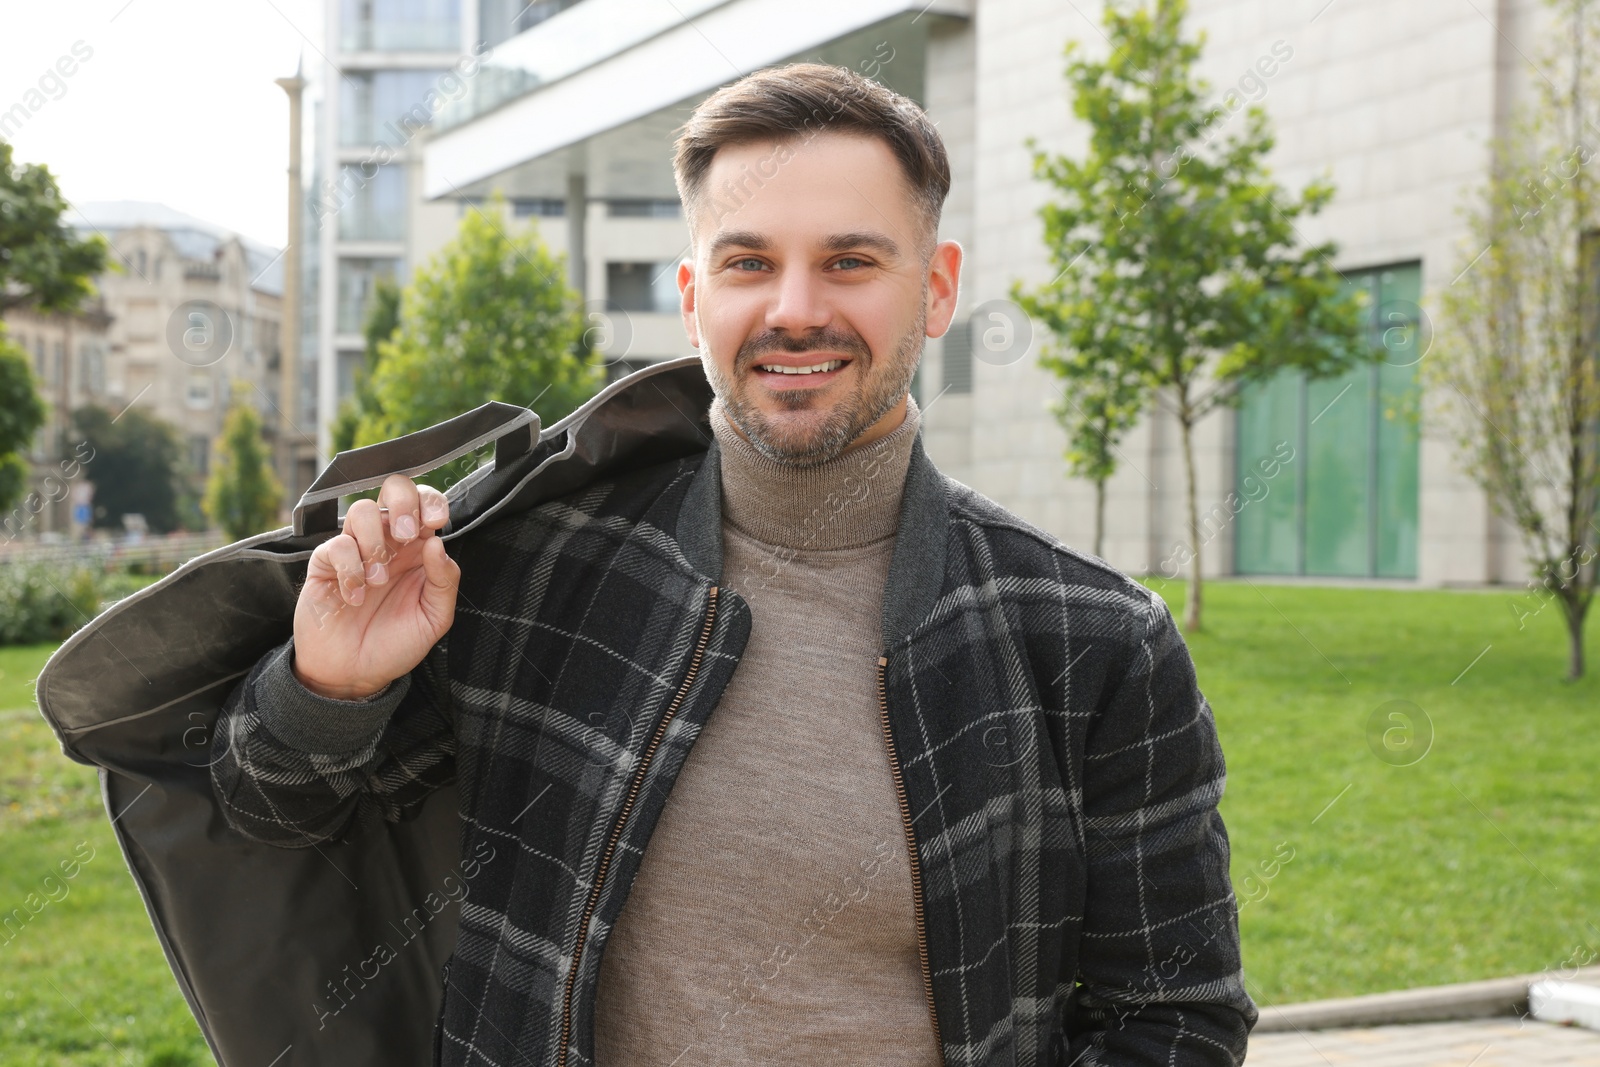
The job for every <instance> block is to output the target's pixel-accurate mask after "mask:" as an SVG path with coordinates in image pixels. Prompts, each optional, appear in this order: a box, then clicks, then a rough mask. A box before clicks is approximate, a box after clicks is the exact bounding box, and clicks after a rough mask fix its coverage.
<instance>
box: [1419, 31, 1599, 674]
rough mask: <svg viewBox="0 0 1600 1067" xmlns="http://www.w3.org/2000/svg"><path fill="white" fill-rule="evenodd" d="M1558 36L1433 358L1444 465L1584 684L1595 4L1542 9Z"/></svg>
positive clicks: (1591, 478) (1497, 173)
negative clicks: (1560, 627)
mask: <svg viewBox="0 0 1600 1067" xmlns="http://www.w3.org/2000/svg"><path fill="white" fill-rule="evenodd" d="M1547 3H1548V5H1549V6H1550V7H1551V8H1552V9H1554V10H1555V12H1556V14H1557V25H1558V26H1560V31H1559V32H1558V33H1557V34H1556V36H1555V39H1554V44H1553V46H1551V47H1549V49H1548V51H1549V54H1548V56H1547V57H1546V59H1547V63H1546V68H1547V69H1551V70H1554V71H1557V72H1558V73H1557V74H1556V78H1555V80H1553V81H1552V80H1546V79H1534V87H1535V89H1536V91H1537V95H1536V97H1534V99H1533V101H1532V102H1531V105H1530V106H1528V107H1526V108H1525V109H1523V110H1522V112H1521V113H1519V114H1518V115H1517V117H1516V120H1515V122H1514V123H1513V124H1512V127H1511V130H1510V132H1509V133H1508V134H1507V135H1506V136H1504V137H1502V138H1501V139H1499V140H1498V141H1497V142H1496V143H1495V145H1494V166H1493V168H1492V173H1491V176H1490V178H1489V180H1488V181H1487V182H1486V183H1485V184H1484V185H1483V186H1482V187H1481V188H1480V189H1478V190H1477V191H1476V192H1475V195H1474V197H1473V198H1472V200H1471V201H1470V202H1469V207H1468V209H1467V218H1468V224H1469V231H1470V233H1471V237H1470V245H1471V248H1472V251H1470V252H1468V251H1466V250H1465V249H1463V252H1462V256H1461V263H1460V264H1459V268H1458V269H1459V272H1460V274H1459V277H1458V278H1457V280H1456V282H1455V283H1454V284H1452V285H1450V286H1449V287H1448V288H1446V289H1445V290H1444V291H1443V293H1442V295H1441V298H1440V305H1441V314H1440V316H1439V319H1440V322H1439V329H1438V333H1437V340H1436V343H1435V345H1434V352H1433V354H1432V357H1433V358H1432V359H1431V360H1430V361H1429V362H1428V363H1427V364H1425V367H1424V369H1425V371H1426V373H1427V374H1428V375H1429V377H1430V379H1431V381H1432V382H1433V383H1434V384H1436V385H1438V386H1441V387H1442V388H1440V389H1439V390H1438V395H1440V396H1441V397H1442V398H1443V401H1444V403H1443V404H1442V405H1441V406H1442V411H1441V414H1442V415H1443V416H1444V417H1443V418H1442V419H1441V420H1440V422H1441V424H1442V425H1444V426H1445V427H1447V429H1448V432H1449V433H1450V435H1451V436H1452V437H1453V438H1454V439H1455V444H1456V445H1457V448H1456V451H1455V455H1456V456H1457V457H1458V459H1459V461H1460V462H1461V463H1462V464H1463V465H1464V467H1465V469H1466V471H1467V472H1468V473H1469V474H1470V475H1471V477H1472V478H1473V480H1474V481H1476V482H1477V483H1478V485H1479V486H1480V487H1481V488H1482V489H1483V491H1484V493H1485V494H1486V495H1487V496H1488V498H1489V500H1490V502H1491V503H1492V505H1493V506H1494V507H1495V509H1496V510H1497V511H1498V512H1500V514H1502V515H1504V516H1506V517H1507V518H1509V519H1510V520H1511V522H1512V523H1513V524H1514V525H1515V526H1516V528H1517V530H1518V531H1519V532H1520V533H1521V535H1522V542H1523V550H1524V552H1525V553H1526V557H1527V560H1528V565H1529V568H1530V570H1531V571H1532V572H1533V579H1532V581H1531V582H1530V585H1531V586H1532V588H1533V590H1534V592H1535V593H1536V595H1537V598H1538V601H1537V604H1536V606H1535V607H1528V606H1523V605H1519V606H1517V607H1514V608H1513V610H1514V611H1517V612H1518V613H1519V622H1520V621H1523V620H1524V619H1525V617H1526V616H1527V615H1529V614H1533V613H1534V612H1535V611H1537V610H1542V608H1543V605H1544V603H1547V602H1549V601H1551V600H1554V601H1556V602H1558V603H1559V604H1560V608H1561V612H1562V616H1563V618H1564V620H1565V622H1566V627H1567V636H1568V642H1567V643H1568V653H1567V675H1568V677H1569V678H1573V679H1577V678H1581V677H1582V676H1583V673H1584V654H1583V631H1584V624H1585V621H1586V620H1587V618H1588V613H1589V608H1590V606H1591V604H1592V603H1593V600H1594V594H1595V581H1596V565H1595V557H1596V553H1597V547H1600V536H1597V535H1600V527H1597V526H1596V511H1597V508H1600V440H1597V432H1600V431H1597V427H1600V373H1597V368H1596V363H1595V358H1596V357H1595V353H1596V350H1597V347H1600V237H1597V233H1600V202H1597V198H1596V190H1595V183H1594V182H1592V181H1591V180H1590V174H1589V170H1588V168H1589V165H1590V164H1591V163H1592V162H1593V161H1594V160H1595V158H1596V156H1597V155H1600V144H1597V141H1596V132H1595V131H1597V130H1600V84H1596V80H1597V79H1600V71H1596V69H1595V68H1594V63H1593V59H1592V58H1589V57H1593V56H1595V55H1597V54H1600V4H1597V3H1596V2H1595V0H1554V2H1551V0H1547Z"/></svg>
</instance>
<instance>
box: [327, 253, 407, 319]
mask: <svg viewBox="0 0 1600 1067" xmlns="http://www.w3.org/2000/svg"><path fill="white" fill-rule="evenodd" d="M399 270H400V261H399V260H398V259H340V260H339V325H338V327H337V329H338V331H339V332H340V333H360V332H361V331H362V329H363V328H364V327H365V326H366V323H367V308H368V307H370V306H371V303H372V291H373V289H375V288H376V287H377V284H378V282H379V281H380V280H388V281H393V280H394V278H395V275H396V274H397V273H398V272H399Z"/></svg>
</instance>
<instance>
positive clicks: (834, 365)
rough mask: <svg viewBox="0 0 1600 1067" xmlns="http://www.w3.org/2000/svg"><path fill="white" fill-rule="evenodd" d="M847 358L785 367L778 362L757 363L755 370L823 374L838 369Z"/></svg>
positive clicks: (776, 372)
mask: <svg viewBox="0 0 1600 1067" xmlns="http://www.w3.org/2000/svg"><path fill="white" fill-rule="evenodd" d="M847 362H849V361H848V360H843V359H830V360H825V361H824V362H822V363H813V364H811V365H810V366H807V367H786V366H783V365H782V364H778V363H757V364H756V365H755V369H756V370H764V371H767V372H768V373H770V374H825V373H827V372H828V371H831V370H838V369H839V368H840V367H842V366H844V365H845V363H847Z"/></svg>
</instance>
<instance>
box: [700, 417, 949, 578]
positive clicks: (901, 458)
mask: <svg viewBox="0 0 1600 1067" xmlns="http://www.w3.org/2000/svg"><path fill="white" fill-rule="evenodd" d="M888 421H889V420H888V419H884V420H880V422H879V423H878V424H875V425H874V426H873V427H872V428H871V429H870V430H868V431H867V432H865V433H863V434H862V436H861V437H859V438H857V439H856V440H855V441H853V442H851V444H850V446H849V447H848V448H846V449H845V450H844V451H843V452H841V453H840V454H839V455H837V456H835V457H833V458H832V459H830V460H828V461H827V462H825V463H820V464H817V465H815V466H810V467H793V466H789V465H787V464H783V463H780V462H778V461H776V460H772V459H769V458H767V457H766V456H765V455H763V454H762V453H761V452H759V451H757V450H756V447H755V446H754V445H753V444H751V443H750V442H749V441H748V440H746V439H745V437H744V435H743V434H742V433H740V431H739V429H738V428H737V427H736V426H734V424H733V423H732V421H731V420H729V418H728V413H727V408H726V406H725V405H724V404H723V403H722V399H721V398H720V397H719V398H717V399H715V400H713V401H712V403H711V429H712V432H713V433H715V434H716V438H717V446H718V448H719V450H720V453H721V465H722V514H723V519H724V521H726V522H727V524H728V525H730V526H732V527H733V528H734V529H736V530H738V531H739V532H740V533H743V534H745V535H747V536H749V537H753V538H755V539H756V540H758V541H761V542H763V543H765V544H769V545H777V546H781V547H784V548H791V549H795V550H797V551H808V550H826V549H841V548H858V547H861V546H863V545H869V544H872V543H874V542H876V541H880V540H882V539H884V538H886V537H893V536H894V533H895V531H896V529H898V527H899V521H900V496H901V492H902V490H903V489H904V487H905V477H906V469H907V467H908V466H909V465H910V463H911V449H912V445H913V444H914V443H915V440H916V437H917V432H918V428H919V426H920V424H921V411H920V409H919V408H918V407H917V402H916V401H915V400H914V399H911V398H910V397H909V395H908V396H907V398H906V401H905V417H904V418H903V419H902V420H901V421H900V423H899V425H897V426H894V427H893V428H891V429H887V430H880V429H879V427H880V426H882V425H883V424H884V423H886V422H888ZM873 431H878V432H877V433H874V432H873Z"/></svg>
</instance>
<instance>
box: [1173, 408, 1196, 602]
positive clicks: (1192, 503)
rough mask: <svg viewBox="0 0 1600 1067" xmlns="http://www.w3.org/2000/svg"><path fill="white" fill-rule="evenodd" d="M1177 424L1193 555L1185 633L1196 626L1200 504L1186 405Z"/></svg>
mask: <svg viewBox="0 0 1600 1067" xmlns="http://www.w3.org/2000/svg"><path fill="white" fill-rule="evenodd" d="M1178 423H1179V425H1180V426H1182V427H1183V476H1184V488H1185V495H1186V497H1187V503H1188V512H1189V547H1190V548H1191V549H1192V550H1193V552H1194V558H1193V559H1191V560H1190V561H1189V595H1188V597H1187V599H1186V600H1185V602H1184V605H1183V628H1184V630H1185V631H1186V632H1188V633H1194V632H1195V631H1196V630H1199V629H1200V606H1201V605H1200V597H1201V590H1200V581H1201V579H1200V553H1201V551H1202V547H1201V544H1200V505H1199V502H1198V500H1197V499H1196V497H1197V491H1196V488H1195V480H1194V427H1193V425H1192V423H1193V420H1192V419H1191V418H1190V417H1189V411H1188V405H1186V404H1182V405H1180V406H1179V411H1178Z"/></svg>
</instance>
